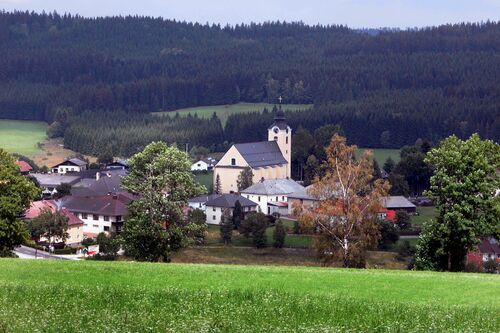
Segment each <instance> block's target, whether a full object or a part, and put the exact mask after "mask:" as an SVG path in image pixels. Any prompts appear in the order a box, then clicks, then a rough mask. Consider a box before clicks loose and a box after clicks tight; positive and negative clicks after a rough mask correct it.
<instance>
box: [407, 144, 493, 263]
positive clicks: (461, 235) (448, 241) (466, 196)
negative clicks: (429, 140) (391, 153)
mask: <svg viewBox="0 0 500 333" xmlns="http://www.w3.org/2000/svg"><path fill="white" fill-rule="evenodd" d="M426 162H427V163H429V164H430V165H431V166H432V168H433V170H434V174H433V175H432V177H431V179H430V189H429V191H428V192H427V195H429V196H430V197H431V198H432V199H434V200H435V202H436V206H437V211H438V214H437V217H436V219H435V220H432V221H429V222H428V223H426V224H425V225H424V230H423V232H422V234H421V237H420V239H419V242H418V245H417V254H416V262H415V263H416V267H417V268H420V269H435V270H450V271H460V270H463V269H464V266H465V257H466V255H467V253H468V252H469V251H471V250H472V249H473V248H474V246H475V245H476V244H477V243H478V242H479V237H480V236H484V235H495V236H497V237H498V234H499V233H500V209H499V207H500V197H498V196H495V192H496V191H498V189H499V188H500V175H499V173H498V170H500V145H499V144H497V143H494V142H493V141H490V140H481V139H480V138H479V136H478V135H477V134H474V135H472V136H471V137H470V138H469V139H468V140H465V141H463V140H460V139H459V138H457V137H456V136H451V137H449V138H447V139H446V140H444V141H442V142H441V144H440V145H439V146H438V147H437V148H434V149H432V150H431V151H430V152H429V153H428V155H427V158H426Z"/></svg>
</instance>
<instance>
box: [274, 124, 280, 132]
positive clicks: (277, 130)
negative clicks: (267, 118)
mask: <svg viewBox="0 0 500 333" xmlns="http://www.w3.org/2000/svg"><path fill="white" fill-rule="evenodd" d="M279 131H280V129H279V128H278V127H276V126H275V127H273V132H274V133H276V134H278V132H279Z"/></svg>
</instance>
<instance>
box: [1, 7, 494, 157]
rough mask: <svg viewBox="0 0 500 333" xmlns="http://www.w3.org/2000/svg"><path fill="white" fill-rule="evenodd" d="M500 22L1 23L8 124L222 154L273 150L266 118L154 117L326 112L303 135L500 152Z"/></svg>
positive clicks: (100, 144)
mask: <svg viewBox="0 0 500 333" xmlns="http://www.w3.org/2000/svg"><path fill="white" fill-rule="evenodd" d="M499 51H500V23H494V22H488V23H481V24H459V25H444V26H439V27H434V28H426V29H418V30H407V31H384V30H381V31H378V32H377V33H373V32H371V33H365V32H363V31H358V30H353V29H349V28H347V27H344V26H308V25H305V24H302V23H280V22H275V23H262V24H250V25H237V26H227V27H221V26H219V25H202V24H195V23H186V22H176V21H172V20H165V19H161V18H149V17H108V18H83V17H79V16H71V15H58V14H55V13H53V14H36V13H28V12H14V13H7V12H0V54H1V55H2V56H1V57H0V118H10V119H34V120H45V121H47V122H49V123H53V122H54V120H57V119H56V114H57V110H60V109H61V108H62V109H65V110H68V111H67V112H65V115H66V116H65V118H64V121H62V122H61V121H59V123H58V124H56V125H57V126H52V128H53V129H54V127H56V130H55V131H53V134H55V135H63V136H64V138H65V144H66V145H67V146H68V147H70V148H72V149H75V150H78V151H81V152H87V153H94V154H98V153H102V152H103V150H111V151H112V153H113V154H116V155H123V156H127V155H130V154H131V153H133V152H135V151H137V149H139V148H140V147H142V146H144V145H145V144H147V142H148V140H156V139H162V140H166V141H169V142H177V143H179V144H183V143H186V142H189V143H190V144H191V145H204V146H206V147H210V148H211V149H214V150H217V149H223V148H224V147H225V146H226V145H225V144H223V142H226V143H231V142H241V141H250V140H257V139H262V138H263V136H264V135H265V131H264V129H265V128H267V126H268V125H269V122H270V120H271V118H272V113H271V112H267V113H264V114H263V115H261V114H257V113H256V114H251V115H232V116H230V118H229V120H228V122H227V125H226V128H225V129H223V128H222V127H221V125H220V121H218V119H216V118H213V119H207V120H203V119H196V118H189V119H187V120H186V119H182V118H179V117H174V116H172V117H170V118H168V117H166V118H160V117H158V118H157V117H152V116H151V115H149V113H150V112H156V111H165V110H175V109H178V108H183V107H190V106H200V105H216V104H231V103H237V102H241V101H244V102H274V101H276V97H277V96H279V95H282V96H283V97H284V100H285V102H286V103H314V105H315V107H314V109H312V110H311V111H306V112H290V113H288V114H287V117H288V119H289V121H290V124H291V125H292V127H293V128H294V129H298V128H299V127H300V126H302V127H304V128H306V129H309V130H310V131H313V130H314V129H315V128H318V127H320V126H322V125H325V124H329V123H330V124H338V125H340V127H341V128H342V130H343V131H344V133H345V134H346V135H347V137H348V138H349V141H350V142H352V143H356V144H358V145H361V146H364V147H387V148H399V147H401V146H402V145H405V144H412V143H414V142H415V140H416V139H417V138H425V139H429V140H431V141H434V142H436V141H438V140H439V139H441V138H443V137H445V136H448V135H449V134H452V133H455V134H457V135H459V136H468V135H470V134H471V133H473V132H478V133H479V134H480V135H481V136H482V137H484V138H491V139H494V140H496V141H500V99H499V96H500V83H499V82H500V81H498V78H499V77H500V52H499Z"/></svg>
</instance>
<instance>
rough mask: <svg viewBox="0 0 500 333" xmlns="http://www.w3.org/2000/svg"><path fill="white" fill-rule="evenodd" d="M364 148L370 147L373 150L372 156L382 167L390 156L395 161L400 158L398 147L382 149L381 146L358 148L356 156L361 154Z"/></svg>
mask: <svg viewBox="0 0 500 333" xmlns="http://www.w3.org/2000/svg"><path fill="white" fill-rule="evenodd" d="M365 149H370V150H372V151H373V157H374V158H375V159H376V160H377V162H378V164H379V166H380V167H382V166H383V165H384V163H385V161H386V160H387V158H388V157H389V156H390V157H391V158H392V160H393V161H394V162H395V163H398V162H399V160H400V156H399V149H382V148H359V149H358V152H357V154H356V155H357V156H358V157H359V156H361V155H362V154H363V152H364V151H365Z"/></svg>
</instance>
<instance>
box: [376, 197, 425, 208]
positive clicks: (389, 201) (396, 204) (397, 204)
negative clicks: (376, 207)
mask: <svg viewBox="0 0 500 333" xmlns="http://www.w3.org/2000/svg"><path fill="white" fill-rule="evenodd" d="M382 205H383V206H384V207H385V208H416V207H417V206H415V205H414V204H412V203H411V202H410V201H409V200H408V199H406V198H405V197H403V196H401V195H397V196H389V197H383V198H382Z"/></svg>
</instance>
